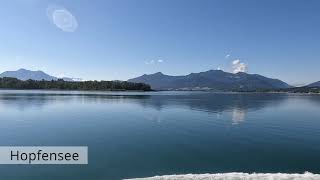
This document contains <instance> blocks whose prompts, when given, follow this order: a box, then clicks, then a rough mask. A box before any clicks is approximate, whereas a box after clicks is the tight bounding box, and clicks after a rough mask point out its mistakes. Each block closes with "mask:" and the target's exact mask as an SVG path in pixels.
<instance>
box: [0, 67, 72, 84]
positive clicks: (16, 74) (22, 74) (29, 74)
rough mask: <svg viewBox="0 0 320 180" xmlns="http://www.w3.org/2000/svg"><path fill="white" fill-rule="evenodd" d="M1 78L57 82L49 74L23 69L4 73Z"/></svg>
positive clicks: (69, 79) (68, 79) (0, 75)
mask: <svg viewBox="0 0 320 180" xmlns="http://www.w3.org/2000/svg"><path fill="white" fill-rule="evenodd" d="M1 77H13V78H17V79H20V80H23V81H25V80H28V79H32V80H37V81H41V80H46V81H51V80H58V78H57V77H54V76H51V75H49V74H46V73H45V72H43V71H40V70H37V71H31V70H27V69H24V68H20V69H18V70H16V71H5V72H3V73H1V74H0V78H1ZM63 79H64V80H65V81H73V79H72V78H63Z"/></svg>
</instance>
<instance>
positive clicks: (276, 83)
mask: <svg viewBox="0 0 320 180" xmlns="http://www.w3.org/2000/svg"><path fill="white" fill-rule="evenodd" d="M2 77H13V78H17V79H20V80H23V81H25V80H28V79H32V80H38V81H40V80H46V81H51V80H58V79H63V80H65V81H82V80H81V79H80V78H68V77H63V78H58V77H55V76H51V75H49V74H47V73H45V72H43V71H30V70H27V69H19V70H17V71H5V72H3V73H1V74H0V78H2ZM128 81H129V82H136V83H145V84H149V85H150V86H151V88H152V89H154V90H221V91H250V90H260V89H286V88H292V87H293V86H290V85H289V84H287V83H285V82H283V81H281V80H279V79H272V78H268V77H264V76H261V75H258V74H248V73H244V72H239V73H229V72H224V71H222V70H209V71H205V72H199V73H191V74H188V75H185V76H170V75H165V74H163V73H161V72H157V73H154V74H149V75H147V74H144V75H142V76H139V77H136V78H132V79H129V80H128ZM304 87H307V88H310V87H320V81H318V82H315V83H312V84H309V85H307V86H304Z"/></svg>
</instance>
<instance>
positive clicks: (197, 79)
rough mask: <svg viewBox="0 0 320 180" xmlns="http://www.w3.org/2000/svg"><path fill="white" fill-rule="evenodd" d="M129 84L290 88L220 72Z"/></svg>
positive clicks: (185, 87) (165, 87) (145, 77)
mask: <svg viewBox="0 0 320 180" xmlns="http://www.w3.org/2000/svg"><path fill="white" fill-rule="evenodd" d="M128 81H129V82H141V83H146V84H149V85H151V88H152V89H155V90H197V89H199V90H206V89H207V90H222V91H225V90H228V91H229V90H231V91H232V90H235V91H239V90H243V91H249V90H257V89H282V88H290V87H292V86H290V85H289V84H287V83H285V82H283V81H281V80H278V79H271V78H267V77H264V76H261V75H258V74H247V73H244V72H239V73H235V74H234V73H228V72H224V71H221V70H209V71H206V72H200V73H191V74H189V75H185V76H169V75H165V74H162V73H161V72H158V73H155V74H150V75H146V74H144V75H142V76H140V77H137V78H133V79H129V80H128Z"/></svg>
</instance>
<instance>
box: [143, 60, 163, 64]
mask: <svg viewBox="0 0 320 180" xmlns="http://www.w3.org/2000/svg"><path fill="white" fill-rule="evenodd" d="M163 62H164V60H162V59H158V60H150V61H145V62H144V63H145V64H146V65H150V64H156V63H163Z"/></svg>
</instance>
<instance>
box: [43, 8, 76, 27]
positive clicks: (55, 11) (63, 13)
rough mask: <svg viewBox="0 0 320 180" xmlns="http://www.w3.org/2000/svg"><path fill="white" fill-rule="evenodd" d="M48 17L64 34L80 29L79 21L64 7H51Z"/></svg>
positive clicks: (48, 9)
mask: <svg viewBox="0 0 320 180" xmlns="http://www.w3.org/2000/svg"><path fill="white" fill-rule="evenodd" d="M47 16H48V18H49V20H50V22H51V23H52V24H54V25H55V26H56V27H57V28H59V29H61V30H62V31H64V32H74V31H76V29H77V28H78V22H77V19H76V18H75V17H74V16H73V15H72V14H71V12H70V11H68V10H67V9H65V8H63V7H60V6H56V5H49V7H48V8H47Z"/></svg>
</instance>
